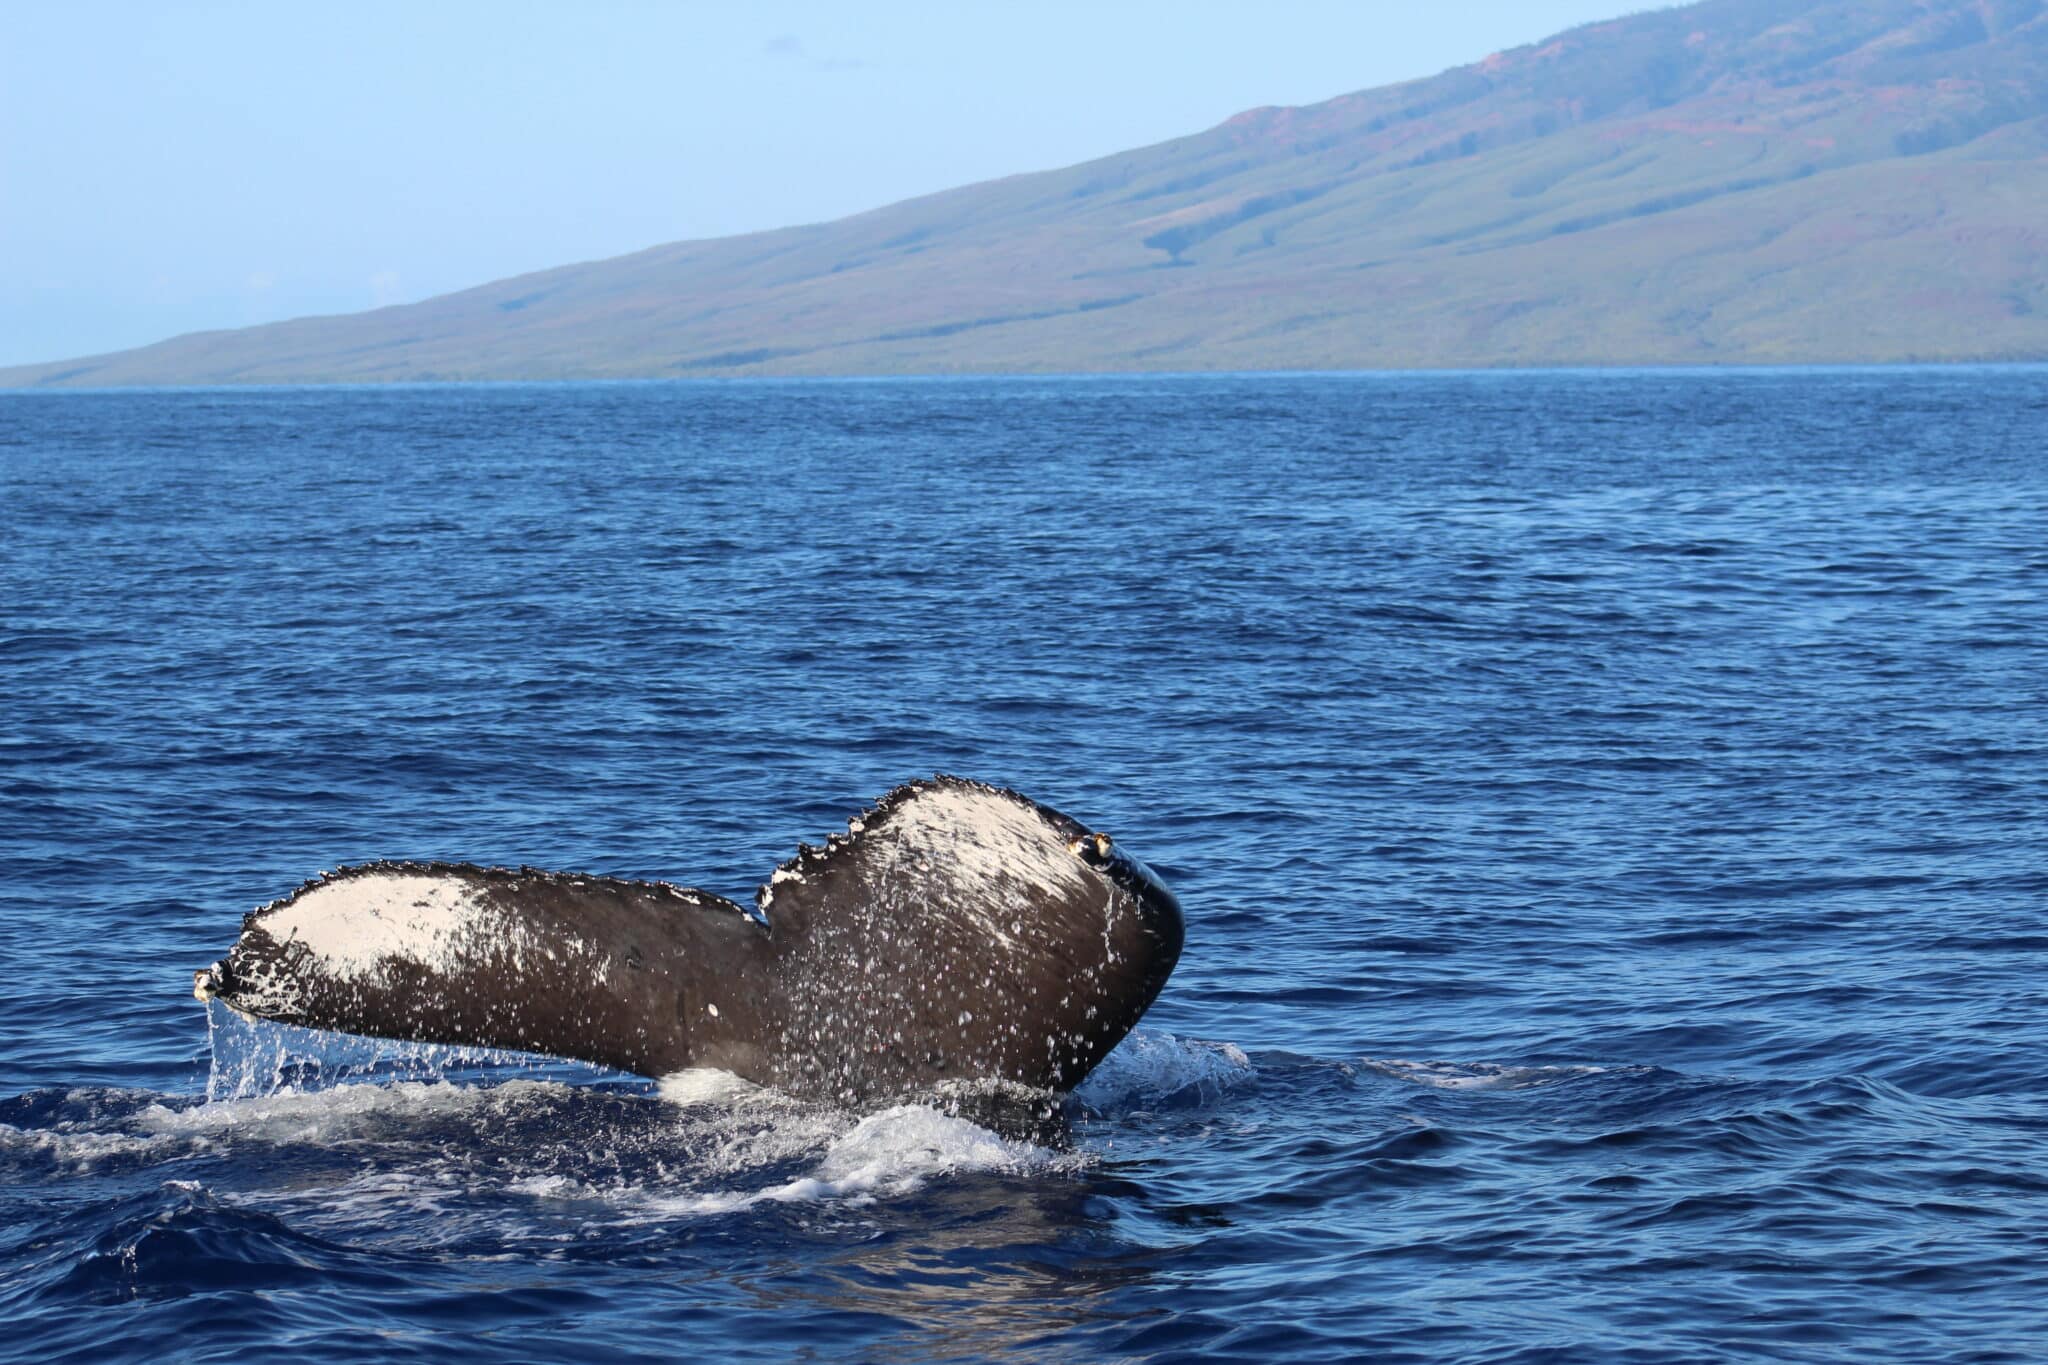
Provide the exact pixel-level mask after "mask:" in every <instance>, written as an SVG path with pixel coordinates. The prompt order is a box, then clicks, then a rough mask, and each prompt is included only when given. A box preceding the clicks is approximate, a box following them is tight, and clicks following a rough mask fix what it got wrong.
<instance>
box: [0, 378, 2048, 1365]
mask: <svg viewBox="0 0 2048 1365" xmlns="http://www.w3.org/2000/svg"><path fill="white" fill-rule="evenodd" d="M2044 720H2048V370H2044V369H2039V368H2033V369H2028V368H2014V369H1953V370H1893V371H1841V372H1826V371H1808V372H1759V373H1604V374H1489V375H1433V376H1428V375H1426V376H1333V377H1201V378H1194V377H1188V378H1172V377H1169V378H1146V379H1129V378H1100V379H1069V380H1040V379H1028V380H1027V379H1016V380H953V381H941V380H932V381H886V382H841V383H817V382H732V383H690V384H622V385H586V386H492V387H475V388H460V387H446V388H440V387H426V388H393V389H281V390H268V391H193V392H118V393H83V394H56V393H51V394H9V395H4V396H0V963H4V966H5V970H4V971H0V1322H5V1324H6V1325H7V1329H8V1330H7V1331H6V1332H5V1333H0V1357H4V1358H5V1359H9V1360H12V1359H21V1360H36V1361H56V1360H78V1361H94V1362H101V1361H129V1360H134V1361H145V1360H146V1361H151V1362H154V1361H157V1360H161V1359H164V1358H166V1357H167V1356H168V1357H171V1358H176V1359H180V1360H195V1361H197V1360H224V1359H234V1360H237V1361H246V1360H248V1359H291V1360H296V1361H338V1360H380V1361H383V1360H433V1361H458V1362H470V1361H500V1360H504V1361H513V1360H577V1359H603V1360H650V1361H651V1360H664V1359H671V1358H676V1357H678V1356H688V1357H697V1358H704V1359H727V1360H784V1359H804V1360H817V1361H837V1360H891V1361H917V1360H976V1361H1013V1360H1032V1361H1092V1360H1102V1361H1128V1360H1174V1359H1185V1360H1195V1359H1200V1360H1233V1359H1236V1360H1288V1361H1350V1360H1363V1359H1370V1360H1387V1361H1408V1360H1412V1361H1430V1362H1441V1361H1464V1360H1472V1361H1479V1360H1484V1361H1605V1360H1615V1361H1721V1360H1847V1359H1856V1360H1870V1359H1884V1360H1958V1361H1961V1360H1969V1361H2002V1360H2011V1361H2022V1360H2038V1359H2041V1358H2043V1357H2044V1356H2048V1046H2044V1045H2048V919H2044V906H2048V814H2044V812H2048V737H2044V735H2048V731H2044ZM934 771H949V772H957V773H962V774H965V775H969V776H974V777H979V778H984V779H987V780H990V781H995V782H1001V783H1004V784H1008V785H1011V786H1014V787H1017V788H1018V789H1020V790H1022V791H1024V792H1026V793H1028V794H1030V795H1032V796H1035V797H1037V798H1038V799H1040V800H1043V801H1046V802H1048V803H1050V804H1052V805H1054V806H1057V807H1059V808H1061V809H1063V810H1065V811H1067V812H1069V813H1070V814H1073V815H1075V816H1077V817H1079V818H1081V819H1083V820H1085V821H1087V822H1089V823H1090V824H1091V825H1092V826H1094V827H1096V828H1101V829H1106V830H1109V831H1110V832H1112V833H1113V834H1114V835H1115V836H1116V837H1117V839H1118V841H1119V842H1120V843H1121V844H1122V845H1123V846H1125V847H1126V848H1128V849H1130V850H1132V851H1133V852H1134V853H1136V854H1137V855H1138V856H1140V857H1142V858H1144V859H1146V860H1147V861H1148V862H1150V863H1151V864H1152V865H1153V866H1154V867H1155V868H1157V869H1158V870H1159V871H1160V872H1161V874H1162V875H1163V876H1164V877H1165V878H1166V879H1167V880H1168V881H1169V883H1170V884H1171V885H1173V886H1174V888H1175V889H1176V891H1177V892H1178V893H1179V894H1180V896H1181V899H1182V901H1183V903H1184V905H1185V906H1186V909H1187V912H1188V917H1189V937H1188V949H1187V953H1186V956H1185V957H1184V958H1183V959H1182V962H1181V966H1180V969H1179V971H1178V973H1177V974H1176V976H1175V977H1174V979H1173V980H1172V981H1171V982H1170V983H1169V984H1168V986H1167V989H1166V992H1165V994H1164V995H1163V996H1162V997H1161V999H1160V1001H1159V1003H1158V1005H1157V1006H1156V1007H1155V1008H1154V1010H1153V1011H1152V1013H1151V1014H1150V1015H1149V1016H1148V1017H1147V1019H1146V1021H1145V1023H1144V1024H1143V1025H1142V1026H1141V1029H1140V1031H1139V1032H1138V1033H1137V1034H1135V1035H1133V1036H1132V1038H1131V1039H1130V1040H1128V1041H1127V1042H1126V1044H1125V1045H1124V1047H1123V1048H1121V1049H1120V1050H1119V1051H1118V1052H1117V1053H1116V1054H1114V1055H1113V1056H1112V1057H1111V1059H1110V1060H1109V1062H1107V1063H1106V1064H1105V1065H1104V1067H1103V1068H1102V1069H1101V1070H1100V1071H1098V1072H1097V1074H1096V1075H1095V1076H1094V1077H1093V1078H1091V1080H1090V1081H1089V1082H1088V1084H1087V1085H1086V1086H1084V1087H1083V1089H1082V1091H1081V1092H1080V1094H1079V1095H1077V1096H1076V1098H1075V1099H1074V1101H1073V1102H1072V1104H1071V1106H1070V1125H1071V1136H1070V1139H1069V1140H1066V1141H1056V1140H1052V1139H1047V1140H1046V1141H1045V1142H1044V1143H1034V1142H1031V1141H1026V1140H1023V1139H1021V1138H1019V1137H1017V1136H1015V1135H1005V1134H1001V1133H997V1132H992V1131H989V1130H987V1129H984V1128H980V1127H977V1126H975V1125H974V1124H973V1123H972V1122H970V1121H969V1120H967V1119H966V1118H962V1117H959V1116H957V1115H954V1114H951V1113H948V1112H946V1111H945V1110H944V1109H943V1108H942V1107H935V1106H933V1105H925V1104H915V1103H913V1104H904V1105H899V1106H895V1107H893V1108H889V1109H886V1110H884V1111H882V1112H878V1113H867V1114H862V1113H841V1112H837V1111H834V1110H832V1109H829V1108H825V1107H821V1106H817V1105H806V1104H803V1103H799V1102H797V1101H795V1100H790V1099H786V1098H783V1097H781V1096H778V1095H776V1094H774V1093H772V1092H765V1091H759V1090H754V1089H751V1088H749V1087H747V1086H745V1085H744V1084H742V1083H739V1082H736V1081H734V1080H732V1079H731V1078H724V1077H720V1076H718V1075H716V1074H701V1073H700V1074H689V1075H684V1076H679V1077H672V1078H668V1079H666V1080H663V1081H659V1082H655V1081H645V1080H640V1079H636V1078H632V1077H624V1076H618V1075H612V1074H604V1073H599V1072H596V1071H593V1070H589V1069H586V1068H579V1067H576V1066H573V1065H567V1064H560V1063H551V1062H547V1061H545V1060H540V1059H532V1058H518V1057H505V1056H492V1055H482V1054H461V1053H454V1052H446V1051H436V1050H433V1049H419V1048H413V1049H407V1048H402V1047H397V1046H393V1045H379V1044H375V1043H371V1042H365V1041H362V1040H347V1039H340V1038H334V1037H326V1036H321V1035H314V1034H304V1033H299V1032H297V1031H294V1030H287V1029H282V1028H277V1027H275V1026H252V1025H250V1024H247V1023H245V1022H242V1021H239V1020H236V1019H234V1018H233V1017H232V1016H230V1017H227V1018H222V1019H215V1020H209V1018H208V1016H207V1011H206V1009H205V1007H203V1006H202V1005H200V1004H199V1003H198V1002H197V1001H195V1000H194V999H193V998H192V997H191V994H190V980H191V972H192V971H193V969H195V968H197V967H200V966H203V965H205V964H206V963H208V962H211V961H213V960H214V959H215V958H216V957H218V956H219V955H220V953H221V952H222V951H223V950H224V949H225V948H226V947H227V946H228V944H229V943H230V942H231V941H232V940H233V938H234V936H235V934H236V931H237V929H238V926H239V920H240V916H241V915H242V914H243V913H244V912H245V911H247V910H248V909H250V908H252V907H254V906H255V905H257V904H259V903H261V902H264V901H267V900H269V899H271V898H273V897H275V896H277V895H280V894H282V893H284V892H286V891H288V890H290V889H291V888H293V887H294V886H296V885H297V884H298V883H299V882H300V881H301V880H302V879H303V878H304V877H306V876H307V875H309V874H311V873H313V872H315V871H318V870H320V869H323V868H329V867H333V866H336V865H338V864H341V863H346V862H354V861H361V860H366V859H371V858H380V857H441V858H460V859H471V860H477V861H482V862H490V863H511V864H517V863H532V864H537V865H543V866H552V867H558V868H565V869H581V870H590V871H602V872H610V873H617V874H623V875H628V876H659V877H666V878H670V879H674V880H678V881H682V882H685V883H693V884H697V885H701V886H704V887H706V888H707V889H710V890H714V891H718V892H721V893H725V894H731V895H739V896H744V895H746V894H747V893H748V892H749V891H750V889H751V888H752V886H753V885H754V884H755V883H756V882H758V881H759V880H760V879H761V878H762V877H764V876H765V875H766V873H767V872H768V870H769V869H770V868H771V867H772V866H773V865H774V864H775V863H776V862H777V861H778V860H780V859H781V858H782V857H785V856H787V855H788V854H789V853H790V852H791V851H792V850H793V849H794V847H795V845H796V843H797V841H798V840H800V839H809V840H812V841H817V840H818V839H820V837H821V836H823V835H824V834H826V833H827V832H830V831H832V830H834V829H837V828H839V827H840V826H841V822H842V821H843V820H844V819H845V818H846V817H847V816H848V815H850V814H852V813H854V812H855V811H856V810H858V809H859V808H860V807H861V806H862V805H863V804H865V803H866V802H867V801H868V800H870V799H871V798H873V797H874V796H876V795H878V794H880V793H881V792H882V791H884V790H886V789H887V788H889V787H890V786H892V785H894V784H895V783H897V782H899V781H901V780H904V779H906V778H908V777H911V776H915V775H920V774H928V773H931V772H934Z"/></svg>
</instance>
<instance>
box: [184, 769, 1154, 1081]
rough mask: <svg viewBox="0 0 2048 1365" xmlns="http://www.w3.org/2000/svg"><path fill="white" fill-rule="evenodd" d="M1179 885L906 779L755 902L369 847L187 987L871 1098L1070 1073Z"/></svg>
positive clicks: (1028, 813) (436, 1034) (988, 797)
mask: <svg viewBox="0 0 2048 1365" xmlns="http://www.w3.org/2000/svg"><path fill="white" fill-rule="evenodd" d="M1182 937H1183V928H1182V923H1181V911H1180V904H1179V902H1177V901H1176V900H1175V899H1174V897H1173V893H1172V892H1170V891H1168V890H1167V889H1166V888H1165V887H1164V886H1163V885H1161V884H1160V882H1159V880H1158V879H1157V878H1156V877H1155V876H1153V874H1152V872H1151V870H1150V869H1149V868H1147V867H1146V866H1145V865H1144V864H1143V863H1141V862H1138V861H1137V860H1136V859H1134V858H1132V857H1131V856H1130V855H1129V854H1127V853H1125V852H1124V851H1123V850H1122V849H1119V848H1118V847H1117V846H1116V843H1115V841H1114V840H1113V839H1111V838H1110V837H1109V836H1108V835H1106V834H1104V833H1102V832H1101V831H1099V830H1091V829H1089V828H1088V827H1087V826H1086V825H1083V824H1080V823H1079V822H1077V821H1075V820H1074V819H1073V818H1072V817H1070V816H1066V815H1063V814H1061V813H1060V812H1058V811H1056V810H1053V809H1052V808H1050V807H1048V806H1045V805H1041V804H1040V803H1038V802H1035V801H1032V800H1031V799H1029V798H1028V797H1025V796H1021V795H1019V794H1018V793H1016V792H1012V791H1005V790H1003V789H1001V788H997V787H992V786H989V785H987V784H985V783H979V782H972V781H967V780H964V779H961V778H957V777H947V776H944V775H941V776H939V777H935V778H932V779H930V780H921V781H917V782H911V783H906V784H904V785H903V786H900V787H898V788H896V789H895V790H893V791H891V792H889V793H888V794H887V795H886V796H884V797H882V798H881V799H880V800H879V801H877V802H876V803H875V804H874V805H873V806H871V807H869V808H868V809H866V810H863V811H861V812H860V813H859V814H857V815H855V816H853V817H851V818H850V819H849V820H848V821H847V829H846V832H845V833H843V834H834V835H833V836H832V837H831V838H830V839H829V840H827V841H826V843H825V845H824V846H823V847H810V846H805V847H804V848H802V849H800V850H799V851H798V853H797V855H796V856H795V857H793V858H790V859H788V860H787V861H785V862H784V863H783V864H782V865H781V866H780V867H778V868H776V869H775V871H774V873H773V874H772V875H771V876H770V877H769V878H768V880H767V881H765V882H763V883H762V884H761V886H760V888H759V889H758V890H757V891H756V892H755V895H754V909H753V911H752V912H749V911H747V910H744V909H742V908H741V907H740V906H739V905H737V904H735V903H734V902H732V901H729V900H727V899H725V898H724V897H722V896H715V895H711V894H708V893H706V892H703V891H698V890H694V889H691V888H688V887H679V886H676V885H674V884H673V883H670V882H651V881H634V880H630V879H627V878H620V877H591V876H585V875H582V874H577V873H560V872H544V871H540V870H538V869H535V868H487V867H476V866H473V865H468V864H461V863H377V864H370V865H368V866H364V867H356V868H346V869H342V870H341V871H338V872H334V873H330V874H326V875H323V876H321V877H319V878H316V879H315V880H313V881H310V882H308V883H306V884H305V885H304V886H302V887H300V888H299V889H298V890H297V891H295V892H293V893H292V894H291V895H289V896H286V897H283V898H281V899H279V900H277V901H275V902H273V903H271V904H269V905H266V906H264V907H262V908H261V909H259V910H257V911H255V912H254V913H252V914H250V915H249V916H248V917H247V919H246V920H245V921H244V922H243V926H242V933H241V936H240V937H239V938H238V939H237V940H236V941H235V945H234V948H233V950H232V951H231V952H229V954H228V955H227V956H226V957H224V958H222V959H221V960H220V961H218V962H216V963H214V964H213V965H212V966H211V967H207V968H204V969H202V970H201V971H199V972H197V973H196V974H195V976H194V981H193V994H194V995H196V996H197V997H198V998H200V999H202V1000H206V1001H209V1002H210V1001H214V1000H218V1001H220V1002H221V1003H222V1004H223V1005H226V1006H230V1007H232V1008H233V1009H235V1010H237V1011H240V1012H241V1013H243V1014H246V1015H249V1016H252V1017H253V1018H257V1019H262V1020H268V1021H272V1022H277V1023H284V1024H291V1025H295V1026H299V1027H305V1028H315V1029H332V1030H339V1031H341V1032H344V1033H350V1034H356V1035H359V1036H364V1037H369V1038H384V1039H394V1040H399V1041H405V1042H423V1043H439V1044H448V1045H453V1046H466V1047H486V1048H505V1049H516V1050H519V1051H524V1052H536V1053H544V1054H546V1055H548V1056H551V1057H562V1058H571V1059H574V1060H576V1061H582V1062H590V1063H592V1064H594V1065H597V1066H607V1067H613V1068H616V1069H619V1070H623V1071H632V1072H637V1073H639V1074H640V1075H643V1076H654V1077H660V1076H667V1075H671V1074H673V1073H675V1072H678V1071H687V1070H695V1069H704V1068H711V1069H715V1070H720V1071H728V1072H731V1073H733V1074H734V1075H737V1076H740V1077H743V1078H745V1079H746V1080H749V1081H752V1082H754V1083H755V1084H757V1085H766V1086H773V1087H775V1088H776V1089H778V1090H785V1091H788V1092H790V1093H792V1094H798V1095H805V1096H809V1097H811V1098H814V1099H823V1100H830V1101H833V1102H837V1103H843V1104H848V1105H855V1106H859V1107H860V1108H862V1109H872V1108H875V1107H877V1106H878V1105H881V1104H884V1103H886V1102H887V1101H890V1100H898V1101H900V1100H903V1099H906V1098H910V1097H913V1096H916V1095H921V1094H924V1093H925V1092H928V1091H930V1090H931V1088H932V1087H935V1086H939V1085H943V1084H945V1083H948V1082H966V1083H990V1084H993V1085H996V1086H1011V1087H1023V1088H1024V1089H1026V1090H1029V1091H1034V1092H1039V1093H1038V1095H1037V1096H1035V1097H1034V1098H1035V1100H1036V1102H1037V1103H1040V1104H1043V1103H1045V1102H1047V1101H1048V1100H1049V1099H1050V1097H1051V1096H1053V1095H1054V1094H1056V1093H1063V1092H1065V1091H1069V1090H1072V1089H1073V1088H1074V1087H1075V1086H1076V1085H1078V1084H1079V1083H1080V1082H1081V1080H1082V1079H1083V1078H1084V1077H1086V1076H1087V1074H1088V1073H1089V1072H1090V1071H1092V1070H1093V1069H1094V1068H1095V1066H1096V1065H1097V1064H1098V1063H1100V1062H1101V1060H1102V1059H1103V1058H1104V1057H1105V1056H1107V1055H1108V1054H1109V1052H1110V1050H1111V1049H1112V1048H1114V1047H1115V1046H1116V1045H1117V1044H1118V1043H1120V1042H1122V1041H1123V1039H1124V1037H1125V1036H1126V1035H1127V1034H1129V1033H1130V1031H1131V1029H1132V1027H1133V1026H1134V1025H1135V1024H1136V1023H1137V1022H1138V1019H1139V1017H1140V1016H1141V1015H1143V1014H1144V1013H1145V1010H1146V1007H1147V1006H1149V1005H1150V1004H1151V1003H1152V1001H1153V999H1154V997H1156V996H1157V995H1158V994H1159V990H1160V987H1162V986H1164V985H1165V984H1166V978H1167V976H1168V975H1169V974H1171V973H1172V971H1173V964H1174V963H1175V962H1176V961H1178V960H1179V958H1180V950H1181V942H1182Z"/></svg>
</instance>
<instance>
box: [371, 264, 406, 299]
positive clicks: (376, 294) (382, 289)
mask: <svg viewBox="0 0 2048 1365" xmlns="http://www.w3.org/2000/svg"><path fill="white" fill-rule="evenodd" d="M398 300H399V289H398V272H397V271H396V270H380V271H378V272H377V273H376V274H374V275H372V276H370V306H371V307H372V308H385V307H389V306H390V305H391V304H394V303H397V302H398Z"/></svg>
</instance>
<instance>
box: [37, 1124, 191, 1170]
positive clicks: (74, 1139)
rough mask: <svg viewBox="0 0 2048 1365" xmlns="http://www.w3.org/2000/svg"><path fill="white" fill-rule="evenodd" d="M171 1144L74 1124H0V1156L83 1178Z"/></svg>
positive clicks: (146, 1136) (163, 1138) (155, 1137)
mask: <svg viewBox="0 0 2048 1365" xmlns="http://www.w3.org/2000/svg"><path fill="white" fill-rule="evenodd" d="M171 1142H172V1139H171V1138H169V1137H166V1136H162V1135H158V1134H151V1133H140V1134H138V1133H121V1132H100V1131H93V1130H91V1129H86V1128H81V1127H79V1126H78V1125H77V1124H74V1123H64V1124H60V1125H58V1126H57V1127H55V1128H16V1127H15V1126H14V1125H12V1124H8V1123H0V1153H6V1154H7V1155H9V1156H39V1157H43V1158H45V1159H47V1160H49V1161H52V1162H54V1163H56V1164H57V1165H59V1166H64V1167H68V1168H70V1169H71V1170H72V1171H74V1172H76V1173H78V1174H81V1175H83V1174H85V1173H87V1172H90V1171H92V1170H93V1169H95V1168H96V1167H98V1166H99V1165H100V1164H101V1163H103V1162H105V1161H108V1160H110V1159H112V1158H115V1157H125V1156H135V1155H138V1154H140V1153H145V1152H147V1153H152V1154H154V1153H157V1152H159V1151H161V1150H162V1149H163V1148H165V1147H167V1146H169V1145H170V1144H171Z"/></svg>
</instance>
